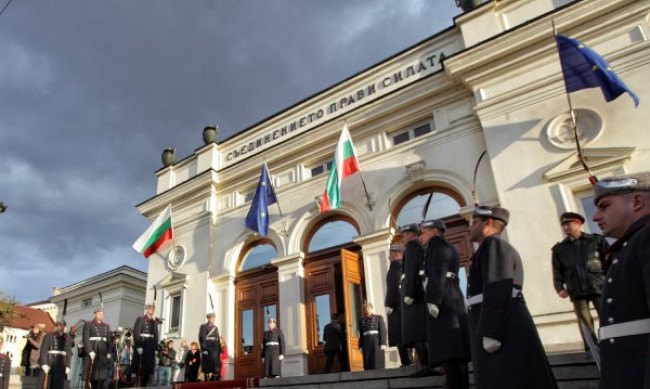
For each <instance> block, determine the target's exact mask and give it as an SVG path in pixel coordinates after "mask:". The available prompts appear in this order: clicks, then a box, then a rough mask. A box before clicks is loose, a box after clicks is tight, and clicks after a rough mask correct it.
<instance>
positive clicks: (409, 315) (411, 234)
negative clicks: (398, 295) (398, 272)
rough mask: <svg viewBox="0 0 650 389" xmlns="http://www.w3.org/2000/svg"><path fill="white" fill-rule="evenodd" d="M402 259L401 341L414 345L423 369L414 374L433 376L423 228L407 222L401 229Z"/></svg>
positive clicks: (404, 343)
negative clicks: (428, 335)
mask: <svg viewBox="0 0 650 389" xmlns="http://www.w3.org/2000/svg"><path fill="white" fill-rule="evenodd" d="M400 230H401V232H402V242H403V244H404V258H403V259H402V287H401V291H402V344H403V345H404V346H405V347H414V348H415V353H416V354H417V358H418V363H419V364H420V369H419V370H418V371H417V372H415V373H414V374H413V376H415V377H420V376H427V375H431V372H430V371H429V368H428V366H429V358H428V355H427V354H428V351H427V326H426V325H425V323H426V322H427V302H426V300H425V298H424V287H423V285H422V282H423V280H424V276H425V275H424V250H423V249H422V246H421V245H420V243H419V242H418V238H419V236H420V227H419V226H418V225H417V224H407V225H405V226H403V227H402V228H401V229H400Z"/></svg>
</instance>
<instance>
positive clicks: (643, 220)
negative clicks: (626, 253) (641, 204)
mask: <svg viewBox="0 0 650 389" xmlns="http://www.w3.org/2000/svg"><path fill="white" fill-rule="evenodd" d="M648 224H650V215H645V216H642V217H640V218H639V219H638V220H637V221H635V222H634V223H632V225H631V226H630V228H628V229H627V231H626V232H625V234H623V236H621V238H620V239H618V240H617V241H616V242H614V243H613V244H612V245H611V246H609V250H607V252H608V253H613V252H616V251H618V250H620V249H621V247H623V245H624V244H625V243H626V242H627V241H628V239H630V237H631V236H632V235H634V233H635V232H637V231H638V230H640V229H641V228H643V227H645V226H646V225H648Z"/></svg>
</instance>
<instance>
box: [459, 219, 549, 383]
mask: <svg viewBox="0 0 650 389" xmlns="http://www.w3.org/2000/svg"><path fill="white" fill-rule="evenodd" d="M509 216H510V213H509V212H508V210H506V209H504V208H499V207H478V208H476V210H475V211H474V214H473V215H472V225H471V227H470V238H471V240H472V241H473V242H477V243H479V247H478V249H477V250H476V253H474V256H473V257H472V265H471V267H470V270H469V278H468V282H467V305H468V311H469V312H468V318H469V333H470V336H469V339H470V346H471V350H472V365H473V367H474V382H475V384H476V388H477V389H493V388H499V389H509V388H512V389H521V388H526V389H542V388H544V389H545V388H557V384H556V383H555V378H554V377H553V372H552V371H551V368H550V366H549V364H548V360H547V359H546V353H545V352H544V347H543V346H542V342H541V340H540V338H539V334H538V333H537V329H536V328H535V323H534V322H533V318H532V317H531V315H530V312H529V311H528V307H527V306H526V302H525V301H524V298H523V295H522V292H521V289H522V287H523V282H524V271H523V267H522V263H521V258H520V257H519V253H517V250H515V248H514V247H512V246H511V245H510V244H509V243H508V242H506V241H505V240H503V239H502V238H501V236H500V235H501V233H502V232H503V230H504V228H505V226H506V224H508V219H509Z"/></svg>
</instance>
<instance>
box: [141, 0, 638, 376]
mask: <svg viewBox="0 0 650 389" xmlns="http://www.w3.org/2000/svg"><path fill="white" fill-rule="evenodd" d="M649 15H650V2H648V1H647V0H581V1H580V0H579V1H570V0H500V1H498V2H497V1H491V2H487V3H485V4H483V5H482V6H480V7H478V8H476V9H474V10H472V11H470V12H467V13H464V14H462V15H460V16H458V17H457V18H455V20H454V21H453V25H452V26H451V27H450V28H448V29H446V30H444V31H442V32H440V33H438V34H436V35H434V36H433V37H431V38H428V39H426V40H424V41H422V42H420V43H418V44H416V45H414V46H412V47H409V48H407V49H405V50H403V51H402V52H400V53H397V54H395V55H394V56H392V57H391V58H389V59H387V60H385V61H383V62H381V63H378V64H376V65H374V66H372V67H370V68H368V69H366V70H363V71H361V72H360V73H358V74H356V75H354V76H352V77H350V78H348V79H346V80H345V81H342V82H340V83H338V84H336V85H333V86H331V87H330V88H328V89H326V90H324V91H322V92H320V93H318V94H316V95H314V96H312V97H309V98H307V99H305V100H303V101H300V102H298V103H296V104H294V105H293V106H291V107H289V108H287V109H286V110H284V111H282V112H279V113H277V114H276V115H274V116H272V117H270V118H268V119H265V120H263V121H262V122H260V123H258V124H255V125H254V126H252V127H250V128H247V129H245V130H243V131H242V132H240V133H238V134H236V135H234V136H231V137H229V138H227V139H224V140H218V141H217V142H207V143H205V144H203V145H198V146H199V147H198V148H197V149H196V150H195V152H194V153H193V154H191V155H189V156H186V157H185V158H183V159H182V160H180V161H178V162H175V163H172V164H170V165H169V166H166V167H164V168H162V169H160V170H159V171H158V172H156V175H157V188H156V192H155V195H153V196H152V197H151V198H149V199H146V200H145V201H143V202H142V203H141V204H139V205H138V206H137V207H138V209H139V211H140V212H141V213H142V214H143V215H144V216H146V217H148V218H150V219H154V218H155V217H156V216H157V215H158V214H159V213H160V212H161V211H162V210H163V209H164V208H165V207H166V206H167V205H169V204H171V206H172V212H173V228H174V240H173V242H172V244H169V245H167V246H164V247H163V248H162V249H161V250H160V251H159V252H158V253H156V254H154V255H153V256H151V257H150V258H149V269H148V278H147V299H148V300H151V299H152V298H153V293H154V286H155V288H156V289H157V291H158V307H159V308H158V314H160V315H161V316H163V317H165V322H164V324H163V328H162V334H163V336H165V337H168V338H184V339H187V340H196V338H197V334H198V328H199V325H200V324H201V323H203V322H204V321H205V313H206V312H209V311H215V312H216V314H217V325H218V326H219V328H220V330H221V333H222V334H223V335H224V337H225V339H226V341H227V345H228V349H229V364H230V368H229V372H228V375H229V376H231V377H232V376H236V377H248V376H259V375H260V368H261V365H260V354H259V353H260V346H261V336H262V332H263V330H264V328H265V323H266V318H268V317H269V316H273V317H276V318H277V320H278V323H279V326H280V327H281V328H282V329H283V331H284V333H285V335H286V340H287V351H286V358H285V360H284V361H283V375H285V376H291V375H306V374H314V373H318V372H320V371H322V365H323V363H324V353H323V343H322V327H323V326H324V325H325V324H326V323H327V322H329V315H330V314H331V313H333V312H341V313H343V314H344V316H345V318H346V326H347V328H348V334H347V336H348V346H349V354H350V363H351V368H352V369H358V368H359V366H360V354H359V353H358V351H357V349H356V346H357V345H358V343H357V342H358V336H357V333H356V318H358V316H359V315H360V313H361V305H362V303H363V302H364V301H368V302H372V303H373V304H374V305H375V311H376V312H377V313H378V314H382V315H385V310H384V306H383V301H384V293H385V277H386V272H387V269H388V253H387V251H388V247H389V244H390V243H391V242H392V241H393V240H394V239H395V237H396V229H395V227H396V226H397V225H401V224H404V223H407V222H419V221H421V220H422V212H423V209H424V206H423V204H424V203H425V201H426V199H427V198H428V197H429V196H430V194H431V193H433V196H432V201H431V203H430V205H429V207H428V212H427V214H426V218H442V219H444V220H445V221H446V222H447V225H448V231H447V234H446V235H447V237H448V239H449V240H451V241H452V242H453V243H454V244H455V245H456V247H458V249H459V251H460V253H461V259H462V262H463V265H464V266H465V268H467V267H468V266H469V265H470V263H469V260H470V257H471V254H472V252H473V246H472V244H471V243H470V242H469V237H468V234H467V226H468V220H469V217H470V215H471V213H472V211H473V209H474V202H475V197H477V198H478V200H479V201H480V203H482V204H500V205H501V206H503V207H506V208H508V209H509V210H510V211H511V221H510V224H509V225H508V228H507V230H506V234H505V237H506V239H508V240H509V241H510V242H511V243H512V244H513V245H514V246H515V247H516V248H517V249H518V250H519V252H520V254H521V256H522V260H523V263H524V271H525V283H524V295H525V296H526V301H527V302H528V304H529V307H530V310H531V312H532V313H533V315H534V319H535V322H536V324H537V326H538V330H539V332H540V335H541V336H542V339H543V342H544V344H545V346H546V347H547V348H548V349H561V348H567V347H572V346H575V345H580V344H581V343H580V342H581V341H580V335H579V333H578V329H577V326H576V325H575V321H574V320H575V317H574V315H573V311H572V307H571V304H570V303H569V302H568V301H566V300H562V299H560V298H558V297H557V295H556V293H555V290H554V289H553V283H552V270H551V251H550V249H551V247H552V246H553V244H554V243H555V242H557V241H559V240H561V239H562V238H563V236H562V230H561V227H560V226H559V223H558V215H559V214H560V213H562V212H564V211H567V210H571V211H576V212H581V213H584V214H586V215H587V216H589V215H590V214H593V206H592V204H591V187H590V184H589V182H588V180H587V175H586V174H585V172H584V171H583V169H582V167H581V166H580V164H579V162H578V160H577V157H576V151H575V150H576V149H575V142H574V139H573V136H572V132H571V127H570V120H569V118H570V116H569V108H568V104H567V95H566V93H565V88H564V83H563V78H562V73H561V68H560V64H559V58H558V54H557V50H556V46H555V40H554V38H553V28H552V24H553V23H554V24H555V26H556V28H557V29H558V31H559V32H560V33H561V34H563V35H567V36H570V37H573V38H576V39H579V40H580V41H582V42H584V43H586V44H588V45H589V46H590V47H592V48H593V49H595V50H596V51H597V52H599V53H600V54H602V55H603V56H604V57H605V58H607V59H608V60H609V61H610V63H611V64H612V65H613V66H614V68H615V69H616V70H617V72H618V74H619V75H620V76H621V77H622V78H623V79H624V80H625V81H626V83H627V84H628V86H630V87H631V88H632V89H633V90H634V91H635V92H636V94H637V95H638V96H639V97H640V100H641V104H640V105H639V107H638V108H636V109H635V108H634V104H633V103H632V100H631V99H630V98H629V96H621V97H619V98H618V99H617V100H615V101H613V102H611V103H606V102H605V100H604V99H603V97H602V94H601V92H600V91H599V90H597V89H590V90H583V91H579V92H575V93H572V95H571V99H572V103H573V107H574V108H575V109H576V112H577V120H578V131H579V138H580V142H581V144H582V146H583V149H584V155H585V157H586V160H587V162H588V164H589V165H590V167H591V168H592V170H593V171H594V173H595V174H596V175H598V176H599V177H601V178H602V177H606V176H610V175H613V174H620V173H625V172H636V171H641V170H647V169H648V166H650V164H649V162H650V153H649V147H650V140H649V139H650V137H648V136H646V134H645V132H646V129H647V123H648V122H649V121H650V113H649V110H648V109H646V108H645V106H646V104H648V103H647V101H649V100H650V87H649V86H648V85H650V82H648V81H649V77H648V75H649V74H650V43H649V42H648V37H649V36H650V28H649V17H650V16H649ZM344 124H347V126H348V128H349V131H350V134H351V137H352V140H353V142H354V144H355V146H356V149H357V153H358V156H359V162H360V166H361V174H358V173H357V174H356V175H354V176H352V177H350V178H348V179H346V181H345V182H344V183H343V187H342V199H343V201H342V206H341V208H339V209H336V210H333V211H330V212H327V213H324V214H321V213H320V212H319V201H320V199H321V196H322V194H323V191H324V189H325V182H326V180H327V172H328V169H329V162H330V161H331V160H332V158H333V153H334V150H335V147H336V143H337V141H338V137H339V134H340V132H341V129H342V127H343V125H344ZM484 152H485V154H484V157H483V158H480V157H481V155H483V153H484ZM264 162H266V163H267V164H268V167H269V171H270V174H271V179H272V182H273V184H274V187H275V190H276V195H277V199H278V203H279V204H273V205H271V206H270V207H269V218H270V228H269V234H268V236H266V237H261V236H259V235H257V234H256V233H255V232H253V231H251V230H249V229H248V228H246V227H245V226H244V219H245V218H246V215H247V213H248V211H249V208H250V205H251V200H252V197H253V194H254V192H255V189H256V186H257V183H258V180H259V176H260V169H261V166H262V164H263V163H264ZM364 187H365V189H367V192H366V190H364ZM278 205H279V207H278ZM280 209H281V211H280ZM586 228H587V229H588V230H591V231H594V230H593V228H596V227H595V226H593V225H588V226H586ZM161 296H162V298H161ZM578 347H579V346H578ZM386 358H387V361H388V364H389V366H391V365H397V364H398V358H397V354H396V351H395V350H388V352H387V354H386Z"/></svg>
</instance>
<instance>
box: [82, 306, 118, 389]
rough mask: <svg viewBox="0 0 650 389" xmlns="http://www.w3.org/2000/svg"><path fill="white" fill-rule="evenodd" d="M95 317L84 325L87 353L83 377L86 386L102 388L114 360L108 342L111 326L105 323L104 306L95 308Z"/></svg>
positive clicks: (83, 338) (84, 340)
mask: <svg viewBox="0 0 650 389" xmlns="http://www.w3.org/2000/svg"><path fill="white" fill-rule="evenodd" d="M94 312H95V317H94V318H93V320H91V321H87V322H86V323H85V324H84V326H83V333H82V338H81V339H82V342H83V346H84V350H85V351H86V354H85V356H84V364H83V366H84V368H85V370H84V372H83V375H82V378H83V379H84V381H85V382H86V388H88V387H90V389H101V388H103V387H104V381H105V380H106V378H107V371H108V364H109V362H110V363H112V361H110V360H109V358H110V356H109V355H110V354H109V353H110V350H109V344H108V342H109V341H110V340H111V327H110V326H109V325H108V324H106V323H104V308H103V307H100V308H96V309H95V311H94Z"/></svg>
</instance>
